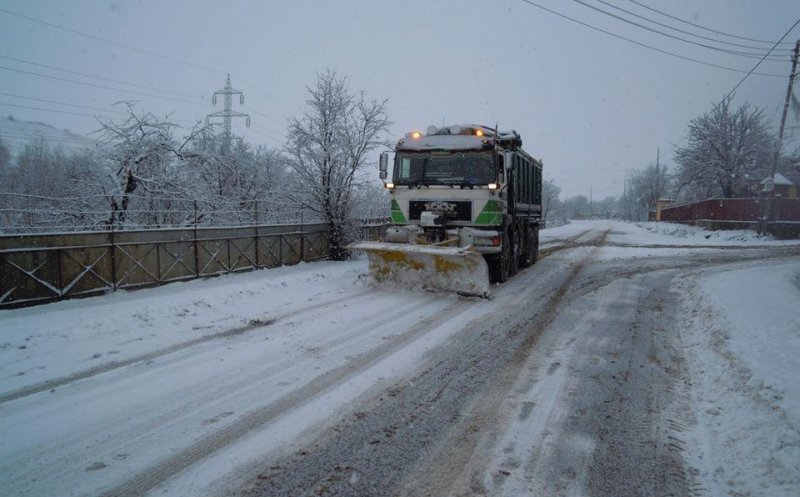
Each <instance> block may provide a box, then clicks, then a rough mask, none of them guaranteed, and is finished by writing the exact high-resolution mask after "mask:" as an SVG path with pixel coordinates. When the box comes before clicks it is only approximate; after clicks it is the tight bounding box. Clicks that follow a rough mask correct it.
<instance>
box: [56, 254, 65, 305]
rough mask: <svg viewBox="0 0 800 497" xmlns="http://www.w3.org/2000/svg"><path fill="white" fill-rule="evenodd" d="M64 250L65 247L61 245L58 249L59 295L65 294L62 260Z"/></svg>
mask: <svg viewBox="0 0 800 497" xmlns="http://www.w3.org/2000/svg"><path fill="white" fill-rule="evenodd" d="M62 252H64V248H63V247H59V248H58V250H56V254H57V259H56V261H57V262H58V296H59V297H63V296H64V265H63V263H62V262H61V260H62V259H63V257H62V256H61V254H62Z"/></svg>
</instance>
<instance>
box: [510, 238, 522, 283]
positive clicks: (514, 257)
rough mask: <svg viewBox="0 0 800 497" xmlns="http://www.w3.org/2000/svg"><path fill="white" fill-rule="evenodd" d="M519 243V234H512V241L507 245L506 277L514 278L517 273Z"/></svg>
mask: <svg viewBox="0 0 800 497" xmlns="http://www.w3.org/2000/svg"><path fill="white" fill-rule="evenodd" d="M520 248H521V247H520V242H519V232H516V233H514V236H513V241H511V242H510V245H509V249H510V250H509V254H508V275H509V276H514V275H515V274H517V273H518V272H519V266H520V264H519V258H520Z"/></svg>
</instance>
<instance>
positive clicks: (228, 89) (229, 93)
mask: <svg viewBox="0 0 800 497" xmlns="http://www.w3.org/2000/svg"><path fill="white" fill-rule="evenodd" d="M217 95H224V96H225V102H224V108H223V110H221V111H219V112H214V113H213V114H208V115H207V116H206V126H208V124H209V122H210V120H211V118H212V117H221V118H222V146H221V147H220V151H221V152H222V153H223V154H227V153H228V152H229V151H230V149H231V141H232V140H233V139H234V136H233V134H232V133H231V124H232V121H233V118H234V117H244V118H245V126H247V127H248V128H249V127H250V115H249V114H243V113H241V112H234V110H233V98H232V97H233V95H239V105H244V93H242V92H241V91H239V90H235V89H233V87H232V86H231V75H230V74H228V79H226V80H225V88H223V89H221V90H217V91H215V92H214V96H213V97H212V98H211V103H212V104H213V105H217ZM236 139H237V140H241V138H238V137H236Z"/></svg>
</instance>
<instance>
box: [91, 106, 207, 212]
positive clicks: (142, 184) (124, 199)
mask: <svg viewBox="0 0 800 497" xmlns="http://www.w3.org/2000/svg"><path fill="white" fill-rule="evenodd" d="M125 105H126V106H127V109H128V117H127V119H125V120H124V121H122V122H113V121H101V125H102V130H101V135H102V139H103V141H104V142H105V147H104V149H105V158H106V160H107V163H108V165H109V167H110V168H111V170H112V171H113V173H112V176H113V178H114V181H113V184H112V185H111V187H110V188H109V191H107V192H106V193H107V195H108V197H109V200H110V204H111V214H110V218H109V220H108V223H109V224H111V225H125V224H126V222H127V221H128V209H129V207H130V204H131V200H132V199H133V198H134V192H138V193H137V195H136V197H137V198H138V200H139V202H137V203H138V204H141V205H142V207H143V209H142V210H143V211H146V214H147V215H149V216H151V217H152V216H156V217H155V218H152V219H143V220H140V221H142V222H143V223H144V224H148V225H153V226H159V225H162V224H169V223H174V222H175V221H176V220H175V219H157V217H158V216H159V213H160V212H167V210H168V209H165V208H164V206H162V205H160V202H161V200H160V199H162V198H169V197H173V198H174V197H180V196H186V189H185V185H187V184H189V182H187V181H182V179H183V178H184V176H185V171H184V170H183V169H181V168H180V167H179V165H178V164H176V159H179V160H183V159H184V154H191V152H190V150H189V145H190V144H191V143H192V141H193V140H194V139H195V137H197V136H199V135H201V134H202V133H203V131H204V129H205V128H204V127H202V126H200V125H199V124H198V125H197V126H195V128H193V129H192V130H191V131H190V133H189V134H188V136H186V137H185V138H183V139H182V140H178V139H177V138H175V136H174V132H175V129H176V128H177V127H178V126H177V125H176V124H174V123H172V122H170V121H169V120H168V119H160V118H158V117H156V116H154V115H153V114H149V113H148V114H143V115H139V114H137V113H136V112H135V110H134V108H133V106H132V105H131V104H130V103H127V102H125ZM156 204H158V205H156Z"/></svg>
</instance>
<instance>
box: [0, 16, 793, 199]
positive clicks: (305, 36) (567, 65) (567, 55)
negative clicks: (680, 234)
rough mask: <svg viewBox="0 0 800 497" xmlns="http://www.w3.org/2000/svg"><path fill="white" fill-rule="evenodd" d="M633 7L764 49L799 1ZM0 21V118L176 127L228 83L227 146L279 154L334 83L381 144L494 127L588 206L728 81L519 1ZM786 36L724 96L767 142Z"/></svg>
mask: <svg viewBox="0 0 800 497" xmlns="http://www.w3.org/2000/svg"><path fill="white" fill-rule="evenodd" d="M531 1H532V2H533V3H536V4H539V5H542V6H544V7H547V8H549V9H552V10H554V11H557V12H559V13H562V14H564V15H566V16H570V17H573V18H574V19H577V20H579V21H581V22H583V23H586V24H588V25H591V26H594V27H597V28H600V29H604V30H607V31H609V32H611V33H614V34H617V35H619V36H623V37H627V38H630V39H631V40H634V41H636V42H639V43H643V44H646V45H650V46H652V47H655V48H658V49H660V50H664V51H669V52H673V53H676V54H679V55H681V56H683V57H688V58H694V59H697V60H701V61H704V62H707V63H710V64H716V65H720V66H724V67H728V68H733V69H737V70H744V71H747V70H749V69H751V68H752V67H753V65H754V64H755V63H756V62H758V57H756V58H752V56H751V57H747V56H743V55H734V54H729V53H725V52H721V51H718V50H712V49H708V48H704V47H700V46H697V45H692V44H688V43H684V42H682V41H679V40H674V39H670V38H667V37H664V36H661V35H659V34H657V33H653V32H651V31H646V30H643V29H641V28H639V27H636V26H632V25H630V24H626V23H624V22H622V21H619V20H617V19H614V18H612V17H610V16H608V15H605V14H603V13H601V12H597V11H595V10H592V9H590V8H589V7H587V6H585V5H581V4H580V3H578V2H576V1H573V0H558V1H556V0H531ZM581 1H582V2H584V3H587V4H589V5H592V6H595V7H597V8H599V9H603V10H606V11H608V12H613V13H614V14H616V15H619V16H621V17H625V18H627V19H630V20H632V21H636V22H639V23H641V24H646V25H647V26H648V27H650V28H652V29H657V30H660V31H664V32H668V33H670V34H671V35H673V36H677V37H682V38H687V39H691V40H692V41H694V42H695V43H702V44H707V45H713V46H715V47H719V48H725V49H729V50H734V51H740V52H747V53H751V54H753V53H761V54H763V53H765V51H766V50H767V49H769V47H770V45H768V44H765V43H760V42H757V41H746V40H742V39H738V38H731V37H725V36H721V35H716V34H714V33H713V32H711V31H707V30H702V29H699V28H697V27H694V26H691V25H688V24H685V23H681V22H679V21H678V20H675V19H671V18H668V17H664V16H661V15H659V14H658V13H655V12H653V11H650V10H647V9H645V8H643V7H642V6H641V5H636V3H634V2H632V1H630V0H603V2H599V1H598V0H581ZM637 1H638V3H639V4H642V5H646V6H650V7H653V8H656V9H659V10H661V11H663V12H665V13H668V14H670V15H672V16H675V17H677V18H680V19H684V20H686V21H689V22H692V23H695V24H698V25H701V26H704V27H708V28H712V29H716V30H719V31H724V32H726V33H731V34H735V35H738V36H742V37H747V38H752V39H756V40H773V41H776V40H777V39H778V38H780V37H781V36H782V35H783V34H784V33H785V32H786V31H787V29H789V27H790V26H791V25H792V24H793V23H794V22H795V21H796V20H797V19H798V18H800V2H798V1H797V0H758V1H756V0H670V1H669V2H666V1H660V2H656V1H655V0H637ZM609 5H613V6H616V7H619V8H621V9H625V10H628V11H630V12H633V13H636V14H638V15H640V16H643V17H646V18H649V19H652V20H656V21H658V22H660V23H663V24H666V25H668V26H672V27H675V28H678V29H682V30H685V31H689V32H692V33H697V34H700V35H702V36H706V37H709V38H712V40H719V41H711V40H704V39H701V38H697V37H692V36H690V35H688V34H684V33H680V32H677V31H675V30H669V29H668V28H666V27H663V26H657V25H654V24H650V23H647V22H646V21H644V20H642V19H636V18H634V17H632V16H631V15H630V14H628V13H625V12H622V11H620V10H615V9H613V7H611V6H609ZM0 9H2V10H3V11H0V76H1V77H0V93H2V95H0V114H2V115H6V114H13V115H14V116H15V117H16V118H18V119H24V120H34V121H42V122H46V123H49V124H52V125H54V126H56V127H58V128H69V129H70V130H72V131H74V132H77V133H89V132H91V131H93V130H95V129H97V127H98V125H97V122H96V120H95V118H94V117H91V115H93V114H102V115H105V116H108V117H118V114H114V113H112V112H110V111H106V110H105V109H109V110H110V109H114V107H113V104H114V103H115V102H118V101H120V100H130V101H135V102H136V103H137V106H138V108H140V109H141V110H143V111H149V112H154V113H156V114H159V115H164V114H172V115H173V117H174V119H176V120H179V121H181V122H182V123H184V124H187V125H188V124H189V123H191V122H192V121H196V120H198V119H203V118H204V116H205V115H206V114H208V113H210V112H214V111H216V110H220V104H221V102H218V105H217V106H216V108H214V107H212V106H211V99H210V96H211V95H212V94H213V92H214V91H215V90H218V89H221V88H222V87H223V85H224V83H225V75H226V74H227V73H228V72H229V73H230V74H231V78H232V81H233V86H234V87H235V88H237V89H240V90H242V91H244V93H245V105H244V106H239V105H238V102H237V103H236V106H235V108H236V110H240V111H242V112H248V113H249V114H250V115H251V117H252V127H251V128H250V129H249V130H245V129H244V127H243V123H239V124H237V125H236V126H235V127H234V129H235V131H236V132H238V133H240V134H242V135H244V136H245V137H246V140H248V141H249V142H251V143H253V144H260V143H265V144H268V145H270V146H274V147H280V146H281V145H282V144H283V138H284V133H285V129H286V120H287V118H288V117H290V116H292V115H298V114H299V113H301V112H302V111H303V109H304V105H305V99H306V89H305V87H306V86H307V85H309V84H311V83H312V82H313V80H314V78H315V76H316V74H317V73H318V72H320V71H322V70H325V69H333V70H336V71H338V72H340V73H341V74H343V75H346V76H348V77H349V78H350V81H351V86H352V87H353V88H354V89H357V90H363V91H364V92H365V93H366V94H367V95H368V96H369V97H374V98H379V99H384V98H387V99H389V103H388V111H389V117H390V118H391V119H392V121H394V125H393V127H392V134H393V135H394V136H393V137H392V138H393V139H396V138H398V137H400V136H401V135H402V134H403V133H405V132H407V131H410V130H412V129H423V130H424V129H425V128H426V127H427V126H428V125H430V124H437V125H438V124H441V123H442V122H443V121H444V122H447V123H471V122H474V123H484V124H488V125H494V123H495V122H498V123H499V125H500V128H501V129H509V128H510V129H516V130H517V131H518V132H519V133H520V134H521V135H522V138H523V142H524V147H525V149H526V150H527V151H528V152H529V153H531V155H533V156H535V157H539V158H541V159H542V160H543V161H544V164H545V171H546V173H545V174H546V177H549V178H553V179H555V180H556V182H557V184H558V185H559V186H561V188H562V190H563V191H564V193H565V194H566V195H568V196H573V195H579V194H583V195H586V196H588V195H589V191H590V188H591V189H592V191H593V196H594V198H595V199H600V198H602V197H604V196H608V195H614V196H616V195H620V194H621V193H622V189H623V178H624V176H625V174H626V172H628V171H630V170H632V169H636V168H641V167H643V166H646V165H647V164H649V163H651V162H654V161H655V158H656V150H657V149H658V148H660V149H661V159H662V163H665V164H667V165H669V166H671V165H672V164H673V160H672V151H673V148H674V146H675V145H676V144H679V143H681V140H682V139H683V137H684V136H685V132H686V127H687V124H688V123H689V121H690V120H691V119H692V118H694V117H696V116H698V115H700V114H702V113H704V112H706V111H707V110H709V108H710V107H711V105H712V103H713V102H715V101H718V100H719V99H721V98H722V97H723V96H724V95H725V94H726V93H727V92H728V91H729V90H731V89H732V88H733V87H734V86H735V85H736V83H737V82H739V80H740V79H741V78H742V77H743V76H744V74H742V73H739V72H733V71H729V70H725V69H720V68H715V67H709V66H705V65H701V64H699V63H696V62H691V61H687V60H683V59H679V58H677V57H674V56H671V55H666V54H663V53H659V52H657V51H654V50H652V49H649V48H645V47H642V46H638V45H635V44H633V43H632V42H630V41H624V40H621V39H617V38H614V37H612V36H610V35H608V34H605V33H601V32H598V31H596V30H593V29H591V28H589V27H587V26H584V25H579V24H576V23H574V22H572V21H569V20H567V19H564V18H562V17H558V16H557V15H555V14H553V13H550V12H546V11H544V10H541V9H540V8H537V7H536V6H534V5H531V4H529V3H526V2H525V1H523V0H450V1H445V0H429V1H417V0H405V1H402V2H398V1H383V0H358V1H357V0H351V1H347V0H338V1H321V0H319V1H312V0H291V1H288V0H284V1H274V0H261V1H226V2H212V1H208V0H191V1H189V0H186V1H156V0H140V1H111V2H109V1H92V0H74V1H59V2H56V1H30V0H19V1H17V0H2V2H0ZM4 11H5V12H4ZM15 14H16V15H15ZM20 15H22V16H26V17H28V18H30V19H26V18H24V17H20ZM45 23H48V24H51V25H48V24H45ZM52 25H55V26H52ZM58 26H60V27H61V28H65V29H60V28H59V27H58ZM70 30H73V31H77V32H81V33H84V34H85V35H91V36H92V37H96V38H99V39H93V38H91V37H88V36H85V35H81V34H77V33H75V32H71V31H70ZM797 38H800V28H795V29H794V30H793V31H792V32H791V33H790V34H789V36H787V38H786V40H785V44H784V45H781V46H780V48H781V49H782V51H781V52H780V55H781V57H780V59H781V60H780V61H765V62H764V63H763V64H761V66H760V67H759V68H758V70H757V72H760V73H768V74H772V75H776V76H777V75H780V77H770V76H761V75H752V76H750V77H749V78H747V80H746V81H745V82H744V83H743V84H742V85H741V86H740V87H739V89H738V90H737V93H736V98H735V101H736V103H743V102H750V103H752V104H754V105H756V106H758V107H761V108H764V110H765V115H766V116H767V117H768V118H769V119H770V122H771V123H773V125H774V127H775V128H776V129H777V123H778V119H779V117H780V108H781V107H782V104H783V99H784V96H785V92H786V85H787V82H788V74H789V70H790V64H789V55H788V53H789V49H790V48H791V46H792V45H793V43H794V41H795V40H796V39H797ZM101 39H102V40H101ZM110 42H114V43H117V44H116V45H115V44H113V43H110ZM720 42H727V43H737V44H739V45H745V46H748V47H736V46H733V45H730V44H728V45H724V44H722V43H720ZM750 47H752V48H750ZM134 48H135V49H138V51H137V50H134ZM33 64H39V66H37V65H33ZM41 65H47V66H52V67H54V68H59V69H65V70H69V71H73V72H77V73H84V75H78V74H74V73H68V72H64V71H59V70H56V69H52V68H47V67H42V66H41ZM9 69H11V70H9ZM19 71H26V72H28V73H36V74H41V75H48V76H50V77H49V78H48V77H42V76H37V75H33V74H26V73H22V72H19ZM87 75H88V76H99V77H102V78H106V79H105V80H101V79H95V78H91V77H88V76H87ZM54 78H61V79H54ZM63 80H74V81H81V82H83V83H86V84H89V85H96V86H103V87H109V88H111V87H113V88H124V89H126V90H129V91H130V92H133V93H130V92H120V91H115V90H111V89H107V88H98V87H93V86H86V85H81V84H75V83H72V82H68V81H63ZM109 80H112V81H109ZM120 82H124V83H129V84H131V85H139V86H130V85H123V84H121V83H120ZM143 87H148V88H143ZM136 92H138V94H137V93H136ZM167 92H173V93H167ZM145 94H146V95H145ZM156 96H160V97H162V98H156ZM36 99H39V100H36ZM42 100H48V101H50V102H43V101H42ZM8 104H14V105H21V106H27V107H40V108H43V109H47V110H33V109H28V108H20V107H12V106H9V105H8ZM63 104H71V105H72V107H70V106H67V105H63ZM76 106H79V107H76ZM89 107H91V108H89ZM99 109H100V110H99ZM55 110H58V111H61V112H55ZM70 112H71V113H77V114H88V115H74V114H70ZM790 124H792V125H798V124H800V123H798V122H796V121H792V122H791V123H790ZM794 131H795V133H794V134H795V136H796V137H798V138H800V129H798V130H794ZM796 144H797V141H795V145H796Z"/></svg>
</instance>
